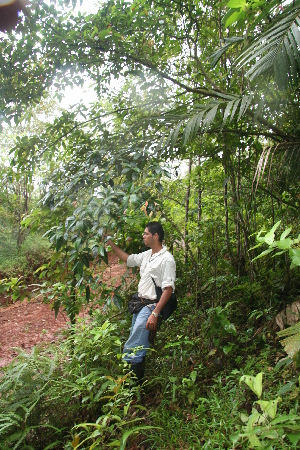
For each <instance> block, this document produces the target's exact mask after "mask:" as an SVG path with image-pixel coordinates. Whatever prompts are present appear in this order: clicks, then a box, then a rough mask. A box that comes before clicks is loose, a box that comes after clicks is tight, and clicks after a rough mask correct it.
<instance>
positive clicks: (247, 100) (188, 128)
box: [156, 94, 254, 152]
mask: <svg viewBox="0 0 300 450" xmlns="http://www.w3.org/2000/svg"><path fill="white" fill-rule="evenodd" d="M220 97H221V98H220V100H219V101H214V102H211V103H208V104H199V105H195V106H194V109H193V111H191V112H189V113H185V114H182V115H181V116H176V117H171V116H169V114H166V115H165V117H164V119H165V121H166V123H168V124H169V123H170V120H172V122H173V127H172V129H171V131H170V132H169V134H168V136H167V138H166V135H165V134H164V135H163V136H162V137H161V139H160V140H159V143H158V145H157V146H156V150H157V151H164V150H166V149H168V151H169V152H171V151H172V150H173V148H174V147H175V146H176V145H178V146H181V147H184V146H185V145H186V144H188V143H189V142H191V141H192V140H193V139H195V137H196V136H197V133H198V132H202V133H205V132H206V131H207V130H208V129H209V128H210V127H211V126H212V124H213V123H214V122H215V119H216V115H217V112H218V110H220V111H221V110H222V111H224V113H223V122H222V127H223V126H224V125H225V123H226V122H227V120H228V118H229V123H231V122H232V120H233V119H234V118H235V117H237V120H240V119H241V118H242V117H243V116H244V115H245V114H246V111H247V109H248V108H249V107H250V105H251V104H252V100H253V97H254V96H253V95H252V94H246V95H242V96H240V97H237V96H229V95H227V96H220ZM199 109H200V111H199ZM180 136H182V137H181V141H180V140H179V139H180Z"/></svg>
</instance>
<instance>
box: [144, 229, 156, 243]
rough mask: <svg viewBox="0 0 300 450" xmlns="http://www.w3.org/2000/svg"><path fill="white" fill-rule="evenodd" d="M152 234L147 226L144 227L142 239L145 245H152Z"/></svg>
mask: <svg viewBox="0 0 300 450" xmlns="http://www.w3.org/2000/svg"><path fill="white" fill-rule="evenodd" d="M154 236H155V234H152V233H150V231H149V230H148V228H145V231H144V234H143V241H144V244H145V245H146V247H152V245H153V242H154Z"/></svg>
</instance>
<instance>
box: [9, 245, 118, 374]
mask: <svg viewBox="0 0 300 450" xmlns="http://www.w3.org/2000/svg"><path fill="white" fill-rule="evenodd" d="M124 271H125V266H124V265H120V264H119V263H118V259H117V257H116V256H115V255H113V254H109V266H108V268H107V269H106V270H105V272H104V279H105V280H106V281H109V280H116V279H118V278H119V277H120V276H121V275H122V274H123V273H124ZM85 315H87V311H83V312H82V313H81V314H80V316H81V317H84V316H85ZM68 326H69V320H68V317H67V315H66V314H65V313H64V312H63V311H62V310H60V311H59V313H58V316H57V318H56V319H55V314H54V311H53V309H51V305H49V304H45V303H43V302H42V300H37V299H35V300H30V301H28V300H27V299H25V300H24V301H22V302H19V301H17V302H14V303H11V302H8V304H7V299H5V298H4V297H2V298H0V367H3V366H5V365H7V364H8V363H9V362H11V361H12V360H13V359H14V358H15V357H16V356H17V355H18V350H17V349H23V350H25V351H26V352H28V353H29V352H30V351H31V349H32V348H33V347H34V346H36V345H37V344H43V343H45V344H46V343H54V342H56V341H57V340H59V339H60V338H61V337H62V332H63V330H65V329H66V328H67V327H68Z"/></svg>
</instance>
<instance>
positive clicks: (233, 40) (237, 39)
mask: <svg viewBox="0 0 300 450" xmlns="http://www.w3.org/2000/svg"><path fill="white" fill-rule="evenodd" d="M241 41H243V38H242V37H238V36H236V37H231V38H225V39H224V45H223V46H222V47H220V48H218V50H216V51H215V52H214V53H213V54H212V55H211V56H210V59H211V60H212V61H211V67H212V68H214V67H215V65H216V64H217V62H218V61H219V60H220V59H221V57H222V56H223V55H224V53H225V52H226V50H228V49H229V48H230V47H231V46H232V45H236V44H238V43H239V42H241Z"/></svg>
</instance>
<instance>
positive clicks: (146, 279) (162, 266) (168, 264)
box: [127, 246, 176, 300]
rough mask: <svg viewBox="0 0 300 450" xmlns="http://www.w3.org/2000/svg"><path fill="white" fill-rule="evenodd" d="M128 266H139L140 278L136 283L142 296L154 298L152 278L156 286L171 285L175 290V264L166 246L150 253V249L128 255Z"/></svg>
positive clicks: (164, 286)
mask: <svg viewBox="0 0 300 450" xmlns="http://www.w3.org/2000/svg"><path fill="white" fill-rule="evenodd" d="M127 266H128V267H139V268H140V275H141V279H140V282H139V285H138V293H139V295H140V296H141V297H143V298H148V299H150V300H155V299H156V291H155V286H154V283H153V281H152V278H153V279H154V281H155V283H156V284H157V286H159V287H161V288H162V290H164V289H165V288H166V287H168V286H171V287H172V288H173V292H174V291H175V278H176V264H175V260H174V258H173V256H172V255H171V253H170V252H168V250H167V247H165V246H163V248H162V249H161V250H160V251H159V252H157V253H154V255H152V250H147V251H146V252H142V253H138V254H134V255H129V256H128V259H127Z"/></svg>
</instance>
